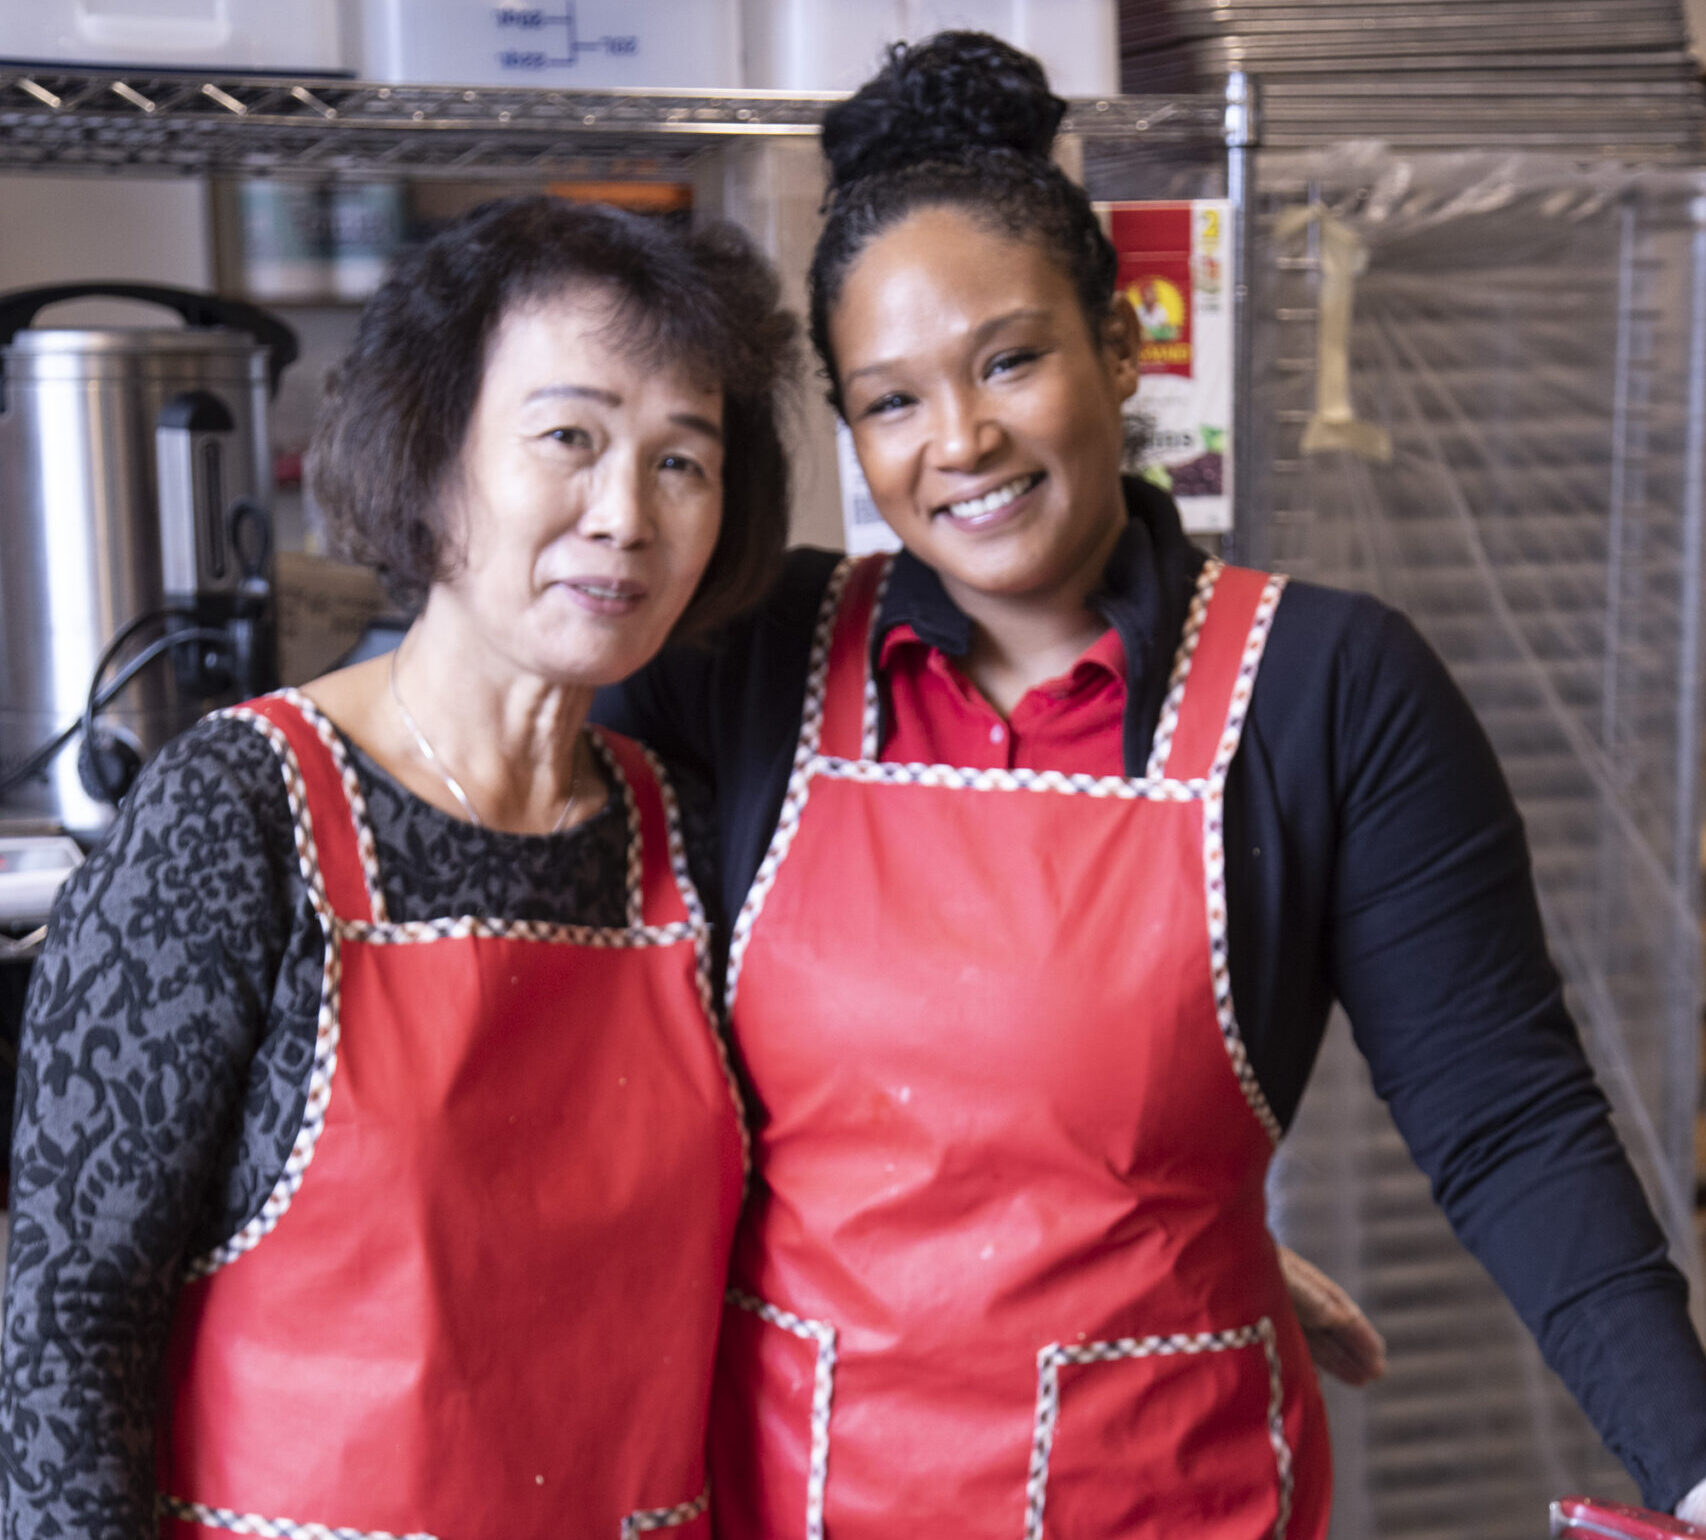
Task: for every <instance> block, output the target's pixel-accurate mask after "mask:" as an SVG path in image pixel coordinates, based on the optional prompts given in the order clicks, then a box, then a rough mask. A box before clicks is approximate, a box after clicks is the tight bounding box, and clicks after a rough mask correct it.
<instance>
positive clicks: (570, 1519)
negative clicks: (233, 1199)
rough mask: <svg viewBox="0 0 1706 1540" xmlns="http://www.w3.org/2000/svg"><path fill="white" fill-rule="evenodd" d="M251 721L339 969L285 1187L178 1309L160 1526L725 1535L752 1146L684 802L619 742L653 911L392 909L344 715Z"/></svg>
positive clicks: (258, 710)
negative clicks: (492, 916)
mask: <svg viewBox="0 0 1706 1540" xmlns="http://www.w3.org/2000/svg"><path fill="white" fill-rule="evenodd" d="M244 714H245V715H246V716H248V717H249V718H250V719H251V720H254V721H255V724H256V725H257V727H259V728H260V729H261V730H262V731H263V732H265V733H266V734H267V736H268V737H269V738H270V739H271V741H272V743H273V746H274V748H275V749H276V750H277V751H278V754H279V757H280V759H281V761H282V762H283V766H284V773H285V779H286V783H287V786H288V788H289V791H290V797H291V803H292V807H293V810H294V813H295V817H296V829H297V848H298V852H299V855H300V858H301V863H302V869H303V872H304V875H305V877H306V880H307V882H308V884H309V887H310V890H311V893H312V895H313V898H314V903H315V907H316V909H317V910H318V911H319V914H320V918H321V923H322V924H323V925H324V927H325V929H326V936H327V948H326V974H325V987H324V993H323V996H322V1003H321V1012H320V1029H319V1040H318V1045H317V1055H316V1064H315V1069H314V1074H313V1079H312V1082H311V1087H310V1091H309V1096H308V1106H307V1109H306V1112H305V1115H304V1119H303V1125H302V1128H301V1132H300V1134H299V1136H298V1138H297V1141H296V1146H295V1149H294V1150H293V1151H292V1154H291V1157H290V1160H289V1163H288V1165H287V1167H286V1170H285V1174H284V1175H283V1176H282V1177H281V1179H280V1181H279V1184H278V1187H277V1188H276V1189H275V1191H274V1192H273V1194H272V1196H271V1198H270V1199H269V1200H268V1202H267V1204H266V1206H265V1208H264V1209H263V1211H262V1212H261V1214H260V1215H258V1216H257V1217H256V1218H255V1219H254V1220H253V1221H251V1222H250V1223H249V1224H248V1225H247V1226H245V1227H244V1229H243V1230H242V1231H241V1232H239V1234H238V1235H236V1236H234V1237H233V1238H232V1239H231V1240H230V1241H229V1242H227V1243H226V1244H225V1245H223V1246H221V1247H220V1248H219V1249H218V1250H217V1251H216V1252H214V1253H213V1254H211V1255H210V1256H208V1257H204V1258H201V1259H198V1261H196V1262H195V1263H193V1264H192V1266H191V1273H192V1281H191V1282H190V1283H189V1284H188V1285H187V1286H186V1288H185V1291H184V1294H183V1297H182V1301H181V1303H180V1305H179V1308H178V1314H177V1318H176V1322H175V1325H174V1332H173V1338H172V1344H171V1348H170V1352H169V1357H168V1369H167V1379H166V1385H167V1387H168V1389H167V1395H168V1400H167V1402H166V1405H165V1406H164V1408H163V1411H162V1429H161V1436H160V1438H159V1439H158V1441H157V1442H158V1456H157V1458H158V1464H159V1472H158V1474H159V1490H160V1493H161V1499H160V1501H161V1508H162V1517H161V1533H162V1535H164V1536H168V1537H171V1540H191V1537H195V1540H207V1537H208V1535H209V1534H210V1533H211V1532H212V1531H215V1530H225V1531H230V1530H237V1531H240V1532H242V1533H246V1534H262V1535H285V1536H298V1535H303V1534H307V1535H312V1536H318V1537H319V1540H327V1530H330V1531H331V1532H332V1534H333V1535H334V1536H336V1537H340V1540H341V1537H345V1536H349V1537H355V1536H363V1535H410V1536H441V1537H445V1540H475V1537H481V1540H525V1537H537V1540H564V1537H565V1536H569V1535H574V1536H588V1537H597V1536H608V1537H609V1540H618V1537H622V1540H626V1537H629V1536H632V1535H635V1534H638V1533H641V1532H643V1531H649V1530H655V1529H664V1530H669V1531H671V1532H674V1533H679V1534H680V1535H681V1536H683V1537H689V1536H694V1537H701V1540H702V1537H704V1536H705V1535H707V1534H708V1532H709V1521H708V1518H707V1517H706V1514H705V1509H706V1479H705V1474H706V1473H705V1458H704V1430H705V1418H706V1412H707V1407H708V1404H709V1398H710V1378H711V1363H712V1358H713V1351H714V1342H715V1336H716V1331H717V1324H718V1316H719V1314H720V1308H719V1306H720V1301H721V1297H722V1292H723V1279H724V1271H725V1266H726V1262H727V1256H728V1247H729V1241H730V1237H731V1236H732V1234H733V1231H734V1223H735V1216H736V1213H737V1210H738V1208H739V1202H740V1192H741V1182H742V1172H743V1165H744V1151H743V1147H742V1137H743V1136H742V1132H741V1127H740V1121H739V1114H738V1111H737V1108H736V1104H735V1100H734V1090H733V1084H732V1082H731V1080H730V1079H729V1076H728V1072H727V1067H726V1065H725V1063H724V1061H723V1057H722V1052H721V1048H720V1044H719V1041H718V1039H717V1038H716V1036H715V1034H714V1033H713V1031H712V1028H711V1026H710V1022H709V1018H708V1016H707V1013H706V1009H705V1002H706V999H707V985H706V978H707V975H706V973H705V968H704V956H705V953H704V942H705V924H704V917H703V913H702V911H701V909H700V907H699V902H698V898H697V896H696V895H695V894H694V892H693V889H692V885H691V883H690V882H689V881H688V879H687V877H686V867H685V862H684V860H683V859H682V854H681V844H680V837H679V833H678V831H677V830H676V828H675V827H674V820H673V816H672V813H673V809H672V808H671V807H666V801H667V799H668V797H669V792H668V790H667V787H664V786H663V785H662V783H661V781H660V779H659V778H658V776H657V775H656V774H655V773H654V771H655V766H654V765H652V764H651V763H650V762H649V760H648V757H647V756H646V754H645V752H644V751H643V750H641V749H640V748H639V747H638V746H637V745H635V744H632V743H629V742H627V741H626V740H623V739H620V738H617V737H615V736H614V735H609V734H605V735H601V736H600V737H599V738H597V739H595V742H596V743H598V744H599V746H600V747H601V749H602V752H603V755H604V758H605V761H606V764H607V766H608V767H609V769H610V770H611V772H612V775H611V780H612V792H611V795H612V796H613V797H616V798H618V799H621V800H622V801H624V802H625V803H626V806H627V809H628V825H629V852H630V855H629V869H628V890H629V892H628V923H627V925H626V926H625V927H624V928H620V929H596V928H583V927H571V926H562V925H550V924H542V923H536V922H509V921H501V920H475V919H467V918H462V919H447V920H436V921H431V922H426V923H418V924H392V923H389V922H388V921H387V918H386V914H385V909H384V898H383V893H382V890H381V888H380V884H379V879H378V874H377V871H376V868H375V864H374V857H373V850H374V846H373V841H372V835H371V832H370V830H369V828H368V826H367V818H366V811H365V808H364V806H363V804H362V799H361V793H360V789H359V786H358V785H357V783H356V782H355V779H354V777H353V776H352V775H351V774H350V772H349V767H348V765H347V764H346V763H345V762H344V757H343V753H342V750H341V747H340V746H339V744H338V742H337V740H336V738H335V735H334V734H332V732H331V731H330V728H329V727H328V726H327V725H326V723H325V721H324V718H322V717H320V716H319V715H318V713H316V712H315V711H314V708H313V707H312V705H310V704H309V703H308V702H307V701H306V700H305V699H304V698H303V697H301V696H300V695H295V694H291V693H289V692H287V694H286V695H285V696H283V697H280V696H272V697H268V698H266V699H263V700H261V701H259V702H256V703H254V704H253V705H252V706H250V707H249V708H246V709H245V711H244ZM318 1526H325V1527H324V1528H321V1527H318Z"/></svg>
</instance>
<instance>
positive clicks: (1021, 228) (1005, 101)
mask: <svg viewBox="0 0 1706 1540" xmlns="http://www.w3.org/2000/svg"><path fill="white" fill-rule="evenodd" d="M1065 114H1066V103H1065V102H1064V101H1062V100H1061V99H1060V98H1059V97H1058V96H1056V95H1054V93H1053V92H1051V91H1050V90H1049V88H1048V77H1047V76H1046V75H1045V74H1044V73H1043V67H1042V66H1041V65H1040V64H1038V63H1037V61H1036V60H1035V59H1033V58H1032V57H1031V56H1030V55H1029V54H1025V53H1020V52H1019V50H1018V49H1016V48H1013V47H1011V46H1009V45H1008V44H1006V43H1004V42H1002V41H1001V40H1000V39H999V38H995V37H991V36H989V35H988V34H987V33H984V32H939V33H937V34H936V35H935V36H934V37H932V38H929V39H928V40H926V41H925V42H922V43H919V44H917V45H915V46H912V45H908V44H906V43H896V44H894V45H893V46H892V47H890V49H889V51H888V62H887V63H886V64H885V65H884V66H883V68H882V69H880V70H879V71H878V72H877V73H876V74H875V75H873V76H872V77H871V78H870V79H869V80H867V81H866V82H865V84H864V85H862V86H861V87H860V88H859V90H858V91H857V92H856V93H854V95H853V96H851V97H849V98H848V100H846V101H845V102H839V103H837V104H836V105H835V106H834V107H832V108H831V109H830V110H829V111H828V112H827V113H826V114H825V115H824V120H823V152H824V155H825V157H826V158H827V159H828V161H829V196H828V200H827V202H826V206H825V212H826V214H827V216H828V218H827V220H826V222H825V224H824V227H823V233H822V234H821V235H820V236H819V237H818V243H817V250H816V251H815V252H814V253H813V255H812V267H811V337H812V345H813V347H815V348H816V349H817V353H818V357H819V358H820V359H822V361H823V367H824V371H825V373H826V374H827V375H828V378H829V399H830V402H831V404H832V405H833V406H834V407H835V409H836V410H837V411H838V412H839V411H841V409H842V406H841V385H840V380H839V378H838V376H837V372H836V367H835V352H834V349H833V348H832V347H831V345H830V340H829V316H830V312H831V311H832V310H833V309H834V308H835V305H836V302H837V300H839V299H840V297H841V288H842V284H843V283H844V282H845V280H846V277H847V271H848V269H849V268H850V267H851V266H852V264H853V262H854V260H855V259H856V258H857V257H858V255H859V253H860V252H861V251H863V250H864V249H865V247H866V246H867V245H869V244H870V242H871V241H872V240H874V239H875V238H876V237H877V236H879V235H881V234H882V233H883V232H884V231H886V230H889V229H892V228H893V227H894V226H895V225H897V224H899V223H900V222H901V221H902V220H903V219H905V218H906V217H907V216H908V215H909V214H912V213H914V212H915V211H916V210H918V209H921V208H931V207H938V206H941V205H944V204H946V205H951V206H952V207H955V208H960V209H963V210H965V211H966V212H967V213H969V214H970V215H972V216H973V217H974V218H975V219H977V220H979V221H980V222H982V223H983V224H984V225H985V226H986V227H988V228H990V229H992V230H994V231H996V232H998V233H1000V234H1002V235H1006V236H1010V237H1011V238H1013V239H1014V240H1020V241H1028V242H1031V243H1033V244H1034V245H1037V246H1040V247H1041V248H1042V249H1043V250H1044V251H1046V252H1048V253H1049V254H1050V255H1051V256H1052V257H1053V258H1054V260H1055V261H1056V262H1058V263H1059V264H1060V267H1061V270H1062V271H1063V272H1064V273H1065V274H1066V276H1067V277H1068V278H1069V279H1071V281H1072V286H1073V289H1074V290H1075V291H1076V293H1077V295H1078V300H1079V303H1080V304H1081V305H1082V306H1083V307H1084V315H1085V319H1086V320H1087V321H1088V322H1089V323H1090V326H1091V329H1092V332H1094V331H1096V330H1097V329H1098V328H1099V327H1100V324H1101V322H1102V320H1103V318H1104V317H1105V316H1106V315H1107V314H1108V310H1109V306H1110V305H1111V303H1112V301H1113V297H1114V284H1115V280H1116V278H1117V277H1118V273H1119V261H1118V258H1117V257H1116V255H1115V253H1114V248H1113V243H1112V242H1111V241H1109V239H1108V236H1107V233H1106V231H1104V230H1103V229H1102V225H1101V221H1100V220H1098V219H1097V217H1096V211H1095V209H1094V208H1093V207H1092V206H1091V204H1090V199H1089V196H1088V195H1087V194H1086V193H1085V191H1084V189H1083V188H1081V187H1080V186H1078V184H1077V183H1075V182H1074V181H1073V180H1072V179H1071V178H1070V177H1068V176H1067V175H1066V173H1065V172H1063V171H1062V170H1061V169H1060V168H1059V167H1058V166H1057V165H1055V164H1054V162H1053V161H1052V160H1050V159H1049V148H1050V146H1051V145H1052V144H1053V143H1054V135H1055V130H1056V129H1057V128H1059V126H1060V120H1061V118H1062V117H1064V116H1065Z"/></svg>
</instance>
